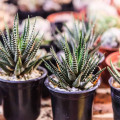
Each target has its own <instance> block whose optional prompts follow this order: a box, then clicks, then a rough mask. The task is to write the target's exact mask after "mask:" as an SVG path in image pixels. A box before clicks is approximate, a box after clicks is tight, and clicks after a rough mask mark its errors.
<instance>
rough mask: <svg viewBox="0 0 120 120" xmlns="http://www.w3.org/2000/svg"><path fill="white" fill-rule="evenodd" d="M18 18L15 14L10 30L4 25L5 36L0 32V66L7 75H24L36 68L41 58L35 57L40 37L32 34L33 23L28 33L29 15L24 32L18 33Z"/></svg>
mask: <svg viewBox="0 0 120 120" xmlns="http://www.w3.org/2000/svg"><path fill="white" fill-rule="evenodd" d="M18 27H19V18H18V15H16V16H15V19H14V25H13V29H12V32H11V33H10V32H9V29H8V27H7V26H6V36H5V35H4V34H3V33H2V32H1V35H2V38H3V43H2V42H1V41H0V67H1V68H2V70H3V71H5V72H6V74H8V75H15V76H16V77H19V76H24V74H28V73H30V72H31V71H32V70H33V69H36V68H37V67H38V65H39V64H40V63H41V61H42V59H41V58H35V55H36V53H37V50H38V49H39V47H40V44H41V39H42V37H41V38H40V39H39V40H38V39H36V36H37V34H38V33H37V34H34V28H35V23H34V26H33V28H32V32H31V33H30V32H29V31H30V23H29V17H28V21H26V23H25V26H24V32H23V33H22V35H19V28H18Z"/></svg>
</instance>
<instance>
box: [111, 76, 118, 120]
mask: <svg viewBox="0 0 120 120" xmlns="http://www.w3.org/2000/svg"><path fill="white" fill-rule="evenodd" d="M113 81H114V80H113V78H112V77H111V78H110V79H109V85H110V87H111V98H112V107H113V113H114V120H120V89H117V88H114V87H113V85H112V84H113Z"/></svg>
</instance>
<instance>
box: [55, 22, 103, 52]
mask: <svg viewBox="0 0 120 120" xmlns="http://www.w3.org/2000/svg"><path fill="white" fill-rule="evenodd" d="M72 24H73V28H72V29H70V28H69V27H68V26H67V25H66V24H64V27H65V28H66V30H67V34H68V41H69V45H70V47H72V48H73V49H74V48H75V47H78V45H79V42H80V40H81V39H82V38H84V39H85V42H86V46H87V48H88V53H89V54H93V53H95V52H96V51H98V49H99V47H100V45H101V42H98V41H97V40H98V37H99V34H97V33H95V24H92V25H91V23H90V22H87V23H86V22H85V21H84V20H82V26H81V22H80V21H78V20H76V21H73V23H72ZM57 31H58V32H59V30H58V29H57ZM59 33H60V32H59ZM60 35H61V39H62V38H64V37H63V35H62V34H61V33H60ZM63 40H64V39H63ZM58 42H59V40H58ZM97 42H98V43H97ZM95 43H97V44H95ZM59 44H60V43H59ZM60 46H61V44H60Z"/></svg>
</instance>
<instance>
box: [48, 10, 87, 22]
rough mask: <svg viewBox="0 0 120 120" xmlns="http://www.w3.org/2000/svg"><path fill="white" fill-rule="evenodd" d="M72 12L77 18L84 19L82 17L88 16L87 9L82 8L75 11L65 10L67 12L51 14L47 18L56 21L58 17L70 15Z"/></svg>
mask: <svg viewBox="0 0 120 120" xmlns="http://www.w3.org/2000/svg"><path fill="white" fill-rule="evenodd" d="M70 14H72V15H73V16H74V17H75V18H76V19H80V20H81V19H82V17H84V18H85V17H86V11H85V10H82V11H81V12H73V11H65V12H57V13H53V14H50V15H49V16H48V17H47V19H48V20H49V21H50V22H51V23H54V22H56V18H57V17H58V16H61V15H70Z"/></svg>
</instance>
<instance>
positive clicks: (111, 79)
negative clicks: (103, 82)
mask: <svg viewBox="0 0 120 120" xmlns="http://www.w3.org/2000/svg"><path fill="white" fill-rule="evenodd" d="M113 81H114V79H113V77H110V79H109V81H108V82H109V85H110V87H111V88H113V89H115V90H117V91H119V92H120V89H118V88H115V87H113V85H112V83H113Z"/></svg>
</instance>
